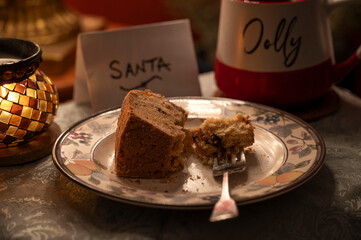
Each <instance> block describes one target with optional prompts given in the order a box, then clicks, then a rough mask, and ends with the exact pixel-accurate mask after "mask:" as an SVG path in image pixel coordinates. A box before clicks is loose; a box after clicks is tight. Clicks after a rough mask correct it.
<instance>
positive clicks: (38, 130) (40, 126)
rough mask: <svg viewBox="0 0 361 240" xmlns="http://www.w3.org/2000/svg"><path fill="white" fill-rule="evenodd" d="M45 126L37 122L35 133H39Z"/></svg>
mask: <svg viewBox="0 0 361 240" xmlns="http://www.w3.org/2000/svg"><path fill="white" fill-rule="evenodd" d="M44 126H45V124H44V123H41V122H39V124H38V126H37V127H36V130H35V131H37V132H41V131H42V130H43V128H44Z"/></svg>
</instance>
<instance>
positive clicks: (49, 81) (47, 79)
mask: <svg viewBox="0 0 361 240" xmlns="http://www.w3.org/2000/svg"><path fill="white" fill-rule="evenodd" d="M44 79H45V81H46V83H48V84H52V83H51V80H50V78H49V77H48V76H45V77H44Z"/></svg>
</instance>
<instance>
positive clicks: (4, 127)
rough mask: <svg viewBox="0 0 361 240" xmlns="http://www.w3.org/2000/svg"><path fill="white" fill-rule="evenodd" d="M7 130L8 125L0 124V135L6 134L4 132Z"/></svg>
mask: <svg viewBox="0 0 361 240" xmlns="http://www.w3.org/2000/svg"><path fill="white" fill-rule="evenodd" d="M8 128H9V125H8V124H5V123H2V122H0V133H6V131H7V130H8Z"/></svg>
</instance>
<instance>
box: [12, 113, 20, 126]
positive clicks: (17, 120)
mask: <svg viewBox="0 0 361 240" xmlns="http://www.w3.org/2000/svg"><path fill="white" fill-rule="evenodd" d="M21 119H22V117H20V116H18V115H15V114H13V115H12V116H11V119H10V124H11V125H14V126H19V125H20V122H21Z"/></svg>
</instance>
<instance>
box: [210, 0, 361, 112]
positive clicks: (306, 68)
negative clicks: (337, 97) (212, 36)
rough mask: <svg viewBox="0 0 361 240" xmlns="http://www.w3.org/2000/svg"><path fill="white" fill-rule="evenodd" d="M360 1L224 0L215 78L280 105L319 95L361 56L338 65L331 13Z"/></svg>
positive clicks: (251, 97)
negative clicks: (331, 25) (339, 7)
mask: <svg viewBox="0 0 361 240" xmlns="http://www.w3.org/2000/svg"><path fill="white" fill-rule="evenodd" d="M351 2H353V3H361V1H360V0H288V1H285V0H273V1H266V0H263V1H262V0H261V1H258V2H257V1H247V0H222V3H221V11H220V23H219V32H218V42H217V51H216V60H215V69H214V71H215V78H216V82H217V85H218V87H219V88H220V90H222V91H223V92H224V94H225V95H226V96H227V97H231V98H236V99H242V100H247V101H252V102H258V103H263V104H268V105H275V106H293V105H298V104H302V103H306V102H310V101H312V100H315V99H317V98H319V97H320V96H322V95H323V94H325V93H326V92H327V91H328V90H329V89H330V87H331V86H332V84H333V83H335V82H337V81H339V80H341V79H342V78H343V77H345V76H346V75H347V74H348V73H349V72H350V71H351V70H352V69H353V68H354V67H355V66H356V65H357V64H358V63H359V62H360V59H361V47H359V48H358V49H357V50H356V52H355V53H354V54H353V55H352V56H351V57H350V58H349V59H348V60H347V61H345V62H343V63H340V64H336V63H335V57H334V49H333V44H332V36H331V27H330V23H329V14H330V13H331V11H332V10H333V9H334V8H336V7H338V6H341V5H344V4H347V3H351Z"/></svg>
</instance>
